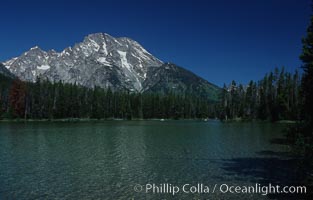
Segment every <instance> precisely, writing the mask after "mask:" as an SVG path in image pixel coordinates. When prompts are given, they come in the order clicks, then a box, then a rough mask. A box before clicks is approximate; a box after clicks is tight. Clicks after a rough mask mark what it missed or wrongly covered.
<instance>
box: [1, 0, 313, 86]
mask: <svg viewBox="0 0 313 200" xmlns="http://www.w3.org/2000/svg"><path fill="white" fill-rule="evenodd" d="M310 5H311V1H310V0H292V1H291V0H236V1H233V0H190V1H183V0H146V1H142V0H119V1H117V0H102V1H95V0H88V1H87V0H86V1H73V0H72V1H66V0H62V1H60V0H54V1H51V0H50V1H49V0H47V1H33V0H27V1H25V0H24V1H15V0H3V1H1V3H0V8H1V9H0V19H1V20H0V27H1V29H0V61H5V60H7V59H9V58H12V57H15V56H19V55H20V54H22V53H23V52H24V51H27V50H28V49H29V48H30V47H32V46H35V45H38V46H40V47H41V48H42V49H44V50H49V49H55V50H57V51H61V50H63V49H64V48H65V47H68V46H72V45H74V44H75V43H78V42H80V41H82V40H83V37H84V36H85V35H87V34H90V33H95V32H106V33H108V34H110V35H112V36H115V37H119V36H127V37H130V38H132V39H134V40H136V41H138V42H139V43H141V44H142V45H143V46H144V47H145V48H146V49H147V50H148V51H150V52H151V53H152V54H154V55H155V56H156V57H158V58H160V59H161V60H163V61H170V62H174V63H176V64H178V65H180V66H183V67H185V68H187V69H189V70H191V71H193V72H194V73H196V74H198V75H200V76H201V77H203V78H205V79H207V80H208V81H210V82H212V83H215V84H217V85H219V86H222V85H223V83H230V82H231V80H233V79H234V80H236V81H238V82H242V83H244V84H245V83H247V82H248V81H249V80H250V79H253V80H258V79H260V78H262V77H263V76H264V74H265V73H267V72H269V71H271V70H272V69H274V67H280V66H283V65H284V66H285V67H286V69H287V70H288V71H294V70H295V69H296V68H299V67H300V66H301V62H300V60H299V54H300V53H301V47H302V44H301V38H302V37H303V36H305V33H306V27H307V25H308V23H309V18H310V14H311V6H310Z"/></svg>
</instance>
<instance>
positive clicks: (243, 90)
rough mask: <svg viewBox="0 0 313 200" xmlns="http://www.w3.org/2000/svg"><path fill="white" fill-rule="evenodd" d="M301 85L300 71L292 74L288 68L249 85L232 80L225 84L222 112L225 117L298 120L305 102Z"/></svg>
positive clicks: (278, 70) (276, 70) (221, 116)
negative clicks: (227, 84)
mask: <svg viewBox="0 0 313 200" xmlns="http://www.w3.org/2000/svg"><path fill="white" fill-rule="evenodd" d="M300 85H301V79H300V75H299V73H298V71H295V73H294V74H292V73H290V72H286V71H285V69H284V67H282V68H281V69H278V68H276V69H275V70H274V72H270V73H269V74H266V75H265V76H264V78H263V79H262V80H260V81H258V82H254V81H250V83H249V84H248V85H246V86H244V85H242V84H237V83H236V82H235V81H232V83H231V84H230V85H229V86H228V87H227V86H226V85H224V87H223V92H222V96H221V106H220V110H219V111H218V113H220V114H221V115H220V118H221V119H233V118H243V119H260V120H270V121H278V120H298V119H300V117H301V116H300V114H301V113H300V105H301V101H302V100H301V95H300Z"/></svg>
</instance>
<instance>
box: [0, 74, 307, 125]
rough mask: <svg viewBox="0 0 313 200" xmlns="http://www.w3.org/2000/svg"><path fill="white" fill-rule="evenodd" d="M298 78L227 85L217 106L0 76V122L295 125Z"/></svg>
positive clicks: (182, 97) (190, 97)
mask: <svg viewBox="0 0 313 200" xmlns="http://www.w3.org/2000/svg"><path fill="white" fill-rule="evenodd" d="M300 83H301V81H300V75H299V73H298V72H297V71H296V72H295V73H294V74H292V73H290V72H285V70H284V68H281V69H277V68H276V69H275V70H274V72H270V73H269V74H266V75H265V77H264V78H263V79H262V80H260V81H258V82H255V81H250V83H249V84H248V85H243V84H237V83H236V82H235V81H232V83H231V84H229V85H228V86H226V85H224V87H223V88H222V89H221V93H220V98H219V101H217V102H213V101H209V100H208V99H207V98H205V97H203V96H200V95H199V96H196V95H194V94H177V92H175V91H172V92H169V93H168V94H160V93H155V92H154V93H131V92H127V91H113V90H111V89H110V88H109V89H103V88H100V87H94V88H86V87H83V86H80V85H76V84H68V83H63V82H61V81H60V82H56V83H51V82H49V81H47V80H41V79H40V78H37V80H36V82H35V83H30V82H23V81H20V80H18V79H12V78H9V77H5V76H3V75H1V74H0V92H1V93H0V105H1V109H0V116H1V119H5V118H7V119H12V118H20V119H63V118H91V119H112V118H121V119H152V118H158V119H161V118H165V119H200V118H201V119H205V118H219V119H221V120H228V119H238V118H240V119H260V120H271V121H277V120H285V119H287V120H297V119H299V118H300V117H301V116H300V109H299V106H300V103H301V101H302V100H301V95H300V93H299V92H300V89H299V87H300Z"/></svg>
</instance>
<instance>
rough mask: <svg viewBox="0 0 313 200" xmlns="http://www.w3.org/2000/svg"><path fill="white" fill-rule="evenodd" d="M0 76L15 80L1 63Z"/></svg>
mask: <svg viewBox="0 0 313 200" xmlns="http://www.w3.org/2000/svg"><path fill="white" fill-rule="evenodd" d="M0 74H1V75H4V76H6V77H10V78H15V75H14V74H12V73H11V72H10V71H9V70H8V69H7V68H6V67H5V66H4V65H3V64H2V63H0Z"/></svg>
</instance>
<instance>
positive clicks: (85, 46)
mask: <svg viewBox="0 0 313 200" xmlns="http://www.w3.org/2000/svg"><path fill="white" fill-rule="evenodd" d="M162 64H163V62H162V61H160V60H159V59H157V58H156V57H154V56H153V55H152V54H150V53H149V52H148V51H147V50H145V49H144V48H143V47H142V46H141V45H140V44H139V43H138V42H136V41H134V40H132V39H130V38H126V37H121V38H115V37H112V36H110V35H109V34H106V33H94V34H89V35H87V36H86V37H85V38H84V39H83V41H82V42H81V43H77V44H75V45H74V46H73V47H68V48H65V49H64V50H63V51H61V52H56V51H54V50H49V51H47V52H46V51H43V50H42V49H40V48H39V47H38V46H35V47H32V48H31V49H30V50H29V51H27V52H25V53H23V54H22V55H21V56H19V57H17V58H13V59H10V60H8V61H6V62H4V65H5V66H6V68H7V69H9V70H10V71H11V72H12V73H13V74H15V75H16V76H18V77H19V78H21V79H22V80H26V81H35V80H36V77H38V76H40V77H44V78H47V79H49V80H51V81H58V80H62V81H64V82H68V83H75V82H76V83H77V84H81V85H84V86H87V87H94V86H96V85H97V86H101V87H104V88H106V87H111V88H115V89H127V90H130V91H138V92H140V91H142V90H143V87H142V83H143V82H144V81H145V79H146V75H147V71H148V69H149V68H150V67H159V66H161V65H162Z"/></svg>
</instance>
